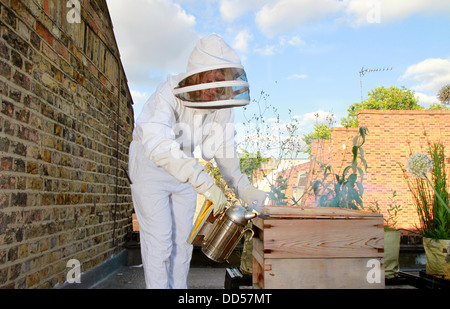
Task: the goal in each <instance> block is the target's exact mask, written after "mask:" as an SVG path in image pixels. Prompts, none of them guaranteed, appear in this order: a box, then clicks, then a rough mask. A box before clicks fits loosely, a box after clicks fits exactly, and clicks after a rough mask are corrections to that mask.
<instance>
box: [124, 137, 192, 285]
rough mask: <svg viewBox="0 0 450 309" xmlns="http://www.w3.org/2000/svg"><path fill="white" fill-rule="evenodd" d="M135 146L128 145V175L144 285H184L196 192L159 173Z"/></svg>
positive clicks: (187, 267)
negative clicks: (188, 240) (138, 232)
mask: <svg viewBox="0 0 450 309" xmlns="http://www.w3.org/2000/svg"><path fill="white" fill-rule="evenodd" d="M139 148H140V147H139V145H137V144H133V143H132V147H130V178H131V180H132V181H133V184H132V185H131V191H132V198H133V205H134V209H135V212H136V216H137V219H138V222H139V231H140V242H141V255H142V263H143V266H144V273H145V282H146V287H147V288H186V280H187V275H188V272H189V265H190V261H191V257H192V245H189V244H188V243H187V242H186V240H187V238H188V236H189V233H190V231H191V228H192V221H193V216H194V213H195V207H196V198H197V194H196V193H195V191H194V190H193V189H192V187H191V186H190V185H188V184H180V183H179V182H178V181H176V180H175V178H173V177H172V176H170V175H168V174H167V176H165V175H164V174H162V173H161V169H157V168H156V167H154V166H153V165H152V164H150V163H149V162H148V161H147V160H148V159H146V158H145V157H143V155H142V153H143V152H142V151H141V150H142V149H139ZM155 178H157V180H156V181H155Z"/></svg>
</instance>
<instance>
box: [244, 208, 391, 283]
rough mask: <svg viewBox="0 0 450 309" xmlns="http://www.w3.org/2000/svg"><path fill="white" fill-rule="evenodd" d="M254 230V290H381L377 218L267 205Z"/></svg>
mask: <svg viewBox="0 0 450 309" xmlns="http://www.w3.org/2000/svg"><path fill="white" fill-rule="evenodd" d="M253 227H254V231H255V236H254V238H253V287H254V288H265V289H283V288H285V289H315V288H319V289H345V288H351V289H353V288H384V261H383V255H384V250H383V249H384V246H383V237H384V229H383V216H382V215H380V214H374V213H369V212H362V211H356V210H350V209H342V208H324V207H302V208H301V207H288V206H272V207H265V208H264V210H263V212H262V214H261V215H260V216H258V217H257V218H255V219H253Z"/></svg>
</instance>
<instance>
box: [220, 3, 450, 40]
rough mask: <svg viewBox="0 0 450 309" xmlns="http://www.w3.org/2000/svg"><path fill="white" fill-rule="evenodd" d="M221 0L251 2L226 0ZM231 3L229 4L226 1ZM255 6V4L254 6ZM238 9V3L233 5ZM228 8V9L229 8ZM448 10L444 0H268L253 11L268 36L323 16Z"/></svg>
mask: <svg viewBox="0 0 450 309" xmlns="http://www.w3.org/2000/svg"><path fill="white" fill-rule="evenodd" d="M224 2H229V3H231V2H233V3H235V4H237V3H238V2H239V3H241V2H253V1H251V0H247V1H238V0H227V1H224ZM230 6H231V4H230ZM254 8H255V9H256V7H254ZM233 9H234V10H236V11H238V10H239V5H236V6H235V7H233ZM230 10H231V9H230ZM449 13H450V1H448V0H433V1H432V2H430V1H429V0H395V1H392V0H341V1H337V0H272V1H266V2H265V5H264V6H263V7H262V8H260V9H259V10H257V11H256V13H255V21H256V24H257V25H258V27H259V29H260V30H261V31H262V32H263V33H265V34H266V35H267V36H269V37H272V36H274V35H276V34H279V33H281V32H283V31H290V30H293V29H295V28H297V27H299V26H301V25H303V24H306V23H311V22H314V21H319V20H322V19H323V18H325V17H328V18H331V19H330V20H332V21H333V20H334V21H336V22H339V23H342V24H348V25H352V26H362V25H369V24H377V23H388V22H395V21H398V20H401V19H404V18H407V17H409V16H411V15H427V14H433V15H436V14H445V15H447V16H448V14H449Z"/></svg>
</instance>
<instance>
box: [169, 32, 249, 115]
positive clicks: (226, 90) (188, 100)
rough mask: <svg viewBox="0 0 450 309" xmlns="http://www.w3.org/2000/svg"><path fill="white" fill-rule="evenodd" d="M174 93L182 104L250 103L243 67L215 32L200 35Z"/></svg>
mask: <svg viewBox="0 0 450 309" xmlns="http://www.w3.org/2000/svg"><path fill="white" fill-rule="evenodd" d="M173 93H174V95H175V96H176V97H177V98H179V99H180V100H181V101H182V102H183V105H184V106H186V107H192V108H199V109H220V108H229V107H235V106H244V105H247V104H249V103H250V91H249V84H248V81H247V76H246V74H245V70H244V67H243V66H242V64H241V61H240V59H239V57H238V55H237V54H236V52H235V51H234V50H233V49H232V48H231V47H230V46H228V45H227V44H226V43H225V41H224V40H223V39H222V38H221V37H220V36H218V35H216V34H213V35H210V36H207V37H204V38H202V39H201V40H200V41H199V42H198V43H197V45H196V46H195V48H194V50H193V51H192V53H191V55H190V57H189V61H188V65H187V69H186V73H185V74H181V75H180V76H179V78H178V82H177V86H176V87H175V88H174V89H173Z"/></svg>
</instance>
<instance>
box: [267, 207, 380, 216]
mask: <svg viewBox="0 0 450 309" xmlns="http://www.w3.org/2000/svg"><path fill="white" fill-rule="evenodd" d="M382 216H383V215H382V214H377V213H373V212H369V211H361V210H353V209H347V208H338V207H299V206H265V207H264V208H263V211H262V213H261V215H260V217H262V218H291V219H294V218H304V219H320V218H324V219H326V218H328V219H362V218H366V217H382Z"/></svg>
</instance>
